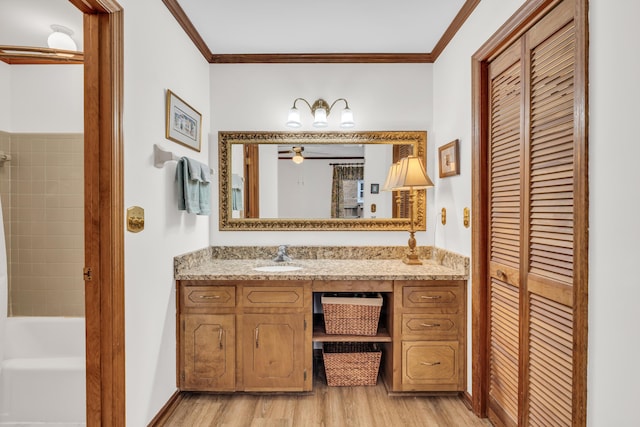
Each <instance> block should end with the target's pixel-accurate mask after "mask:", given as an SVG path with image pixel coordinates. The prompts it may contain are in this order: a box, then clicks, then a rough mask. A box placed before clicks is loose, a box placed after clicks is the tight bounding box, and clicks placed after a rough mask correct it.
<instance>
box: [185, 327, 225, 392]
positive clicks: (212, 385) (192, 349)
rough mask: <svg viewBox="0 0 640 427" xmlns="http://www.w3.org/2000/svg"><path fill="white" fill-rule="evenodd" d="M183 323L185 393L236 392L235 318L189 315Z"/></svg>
mask: <svg viewBox="0 0 640 427" xmlns="http://www.w3.org/2000/svg"><path fill="white" fill-rule="evenodd" d="M182 319H183V321H182V352H183V353H182V373H181V377H180V380H181V381H180V388H181V389H182V390H202V391H204V390H208V391H232V390H235V377H236V369H235V345H236V339H235V316H234V315H233V314H224V315H215V314H188V315H184V316H183V318H182Z"/></svg>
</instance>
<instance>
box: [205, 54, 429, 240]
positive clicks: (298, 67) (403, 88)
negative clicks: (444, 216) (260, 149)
mask: <svg viewBox="0 0 640 427" xmlns="http://www.w3.org/2000/svg"><path fill="white" fill-rule="evenodd" d="M432 69H433V66H432V65H431V64H214V65H211V114H212V124H211V126H212V134H214V135H217V132H218V131H220V130H223V131H246V130H263V131H282V132H286V131H290V129H288V128H287V127H285V125H284V123H285V121H286V118H287V113H288V110H289V108H291V105H292V104H293V100H294V99H295V98H297V97H303V98H306V99H307V100H308V101H309V102H313V101H315V100H316V99H317V98H324V99H325V100H326V101H328V102H332V101H333V100H335V99H336V98H346V99H347V100H348V101H349V107H350V108H351V109H352V110H353V113H354V116H355V121H356V127H355V129H353V130H354V131H358V130H360V131H370V130H426V131H427V132H428V134H427V170H428V173H429V175H430V176H432V177H433V175H434V173H435V172H434V165H435V163H434V154H433V153H434V151H433V147H434V144H433V142H432V139H431V133H430V132H431V130H432V127H433V126H432V115H433V108H432V98H433V86H432ZM304 108H306V107H303V109H301V113H302V120H303V127H302V128H301V129H300V130H301V131H304V130H315V129H314V128H313V127H312V126H311V120H310V119H311V114H310V113H309V112H307V111H305V110H304ZM337 121H339V117H334V116H333V115H330V116H329V123H330V127H329V128H327V129H326V130H327V131H339V130H340V128H339V126H338V123H337ZM210 158H211V161H212V164H217V163H218V159H217V151H216V150H211V152H210ZM385 173H386V171H385ZM382 183H383V182H381V184H382ZM216 185H217V182H216ZM216 188H217V187H216ZM432 194H433V192H432V191H431V190H429V191H428V199H427V207H428V211H427V231H426V232H417V233H416V239H417V240H418V245H432V244H433V232H432V229H433V224H434V223H435V215H434V211H433V208H432V206H433V203H432V200H433V196H432ZM214 197H216V198H217V197H218V194H217V192H215V193H214ZM216 200H217V199H216ZM218 223H219V219H218V215H217V212H215V213H214V214H213V215H212V216H211V230H210V233H211V244H212V245H262V244H265V245H271V244H279V243H288V244H292V245H308V244H316V245H333V244H336V245H340V244H346V243H349V244H359V245H399V246H402V245H405V244H406V242H407V236H408V233H406V232H338V231H336V232H329V231H321V232H309V231H278V232H249V231H245V232H229V231H220V230H219V227H218ZM354 241H355V242H356V243H354Z"/></svg>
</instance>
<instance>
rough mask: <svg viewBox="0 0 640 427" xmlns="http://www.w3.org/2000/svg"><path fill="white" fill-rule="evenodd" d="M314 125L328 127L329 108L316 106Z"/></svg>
mask: <svg viewBox="0 0 640 427" xmlns="http://www.w3.org/2000/svg"><path fill="white" fill-rule="evenodd" d="M313 126H314V127H317V128H326V127H327V126H328V122H327V110H325V109H324V108H316V110H315V112H314V114H313Z"/></svg>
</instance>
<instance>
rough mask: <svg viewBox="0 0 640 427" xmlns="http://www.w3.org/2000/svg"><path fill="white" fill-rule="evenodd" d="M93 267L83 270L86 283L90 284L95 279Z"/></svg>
mask: <svg viewBox="0 0 640 427" xmlns="http://www.w3.org/2000/svg"><path fill="white" fill-rule="evenodd" d="M91 273H92V272H91V267H85V268H83V269H82V276H83V278H84V281H85V282H90V281H91V279H93V276H92V275H91Z"/></svg>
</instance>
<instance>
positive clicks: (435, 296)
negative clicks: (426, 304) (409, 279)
mask: <svg viewBox="0 0 640 427" xmlns="http://www.w3.org/2000/svg"><path fill="white" fill-rule="evenodd" d="M420 298H422V299H440V298H442V296H441V295H420Z"/></svg>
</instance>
